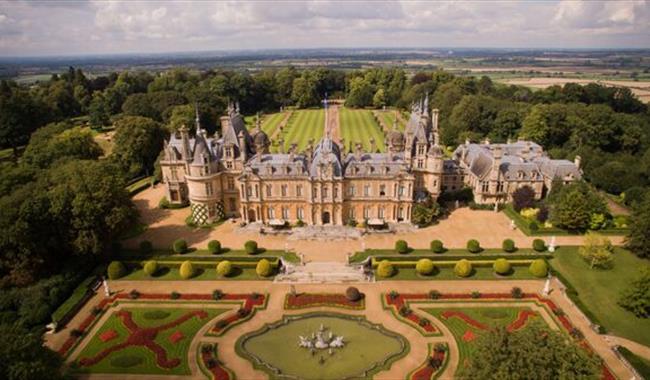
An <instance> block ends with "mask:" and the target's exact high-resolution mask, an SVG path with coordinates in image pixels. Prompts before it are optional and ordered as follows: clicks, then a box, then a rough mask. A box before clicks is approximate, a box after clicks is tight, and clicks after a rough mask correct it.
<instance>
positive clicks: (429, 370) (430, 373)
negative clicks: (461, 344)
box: [406, 343, 449, 380]
mask: <svg viewBox="0 0 650 380" xmlns="http://www.w3.org/2000/svg"><path fill="white" fill-rule="evenodd" d="M443 345H444V347H445V350H444V351H436V350H434V349H433V344H432V343H429V356H427V359H426V360H425V361H424V363H422V364H420V366H419V367H418V368H416V369H415V370H413V371H411V373H409V374H408V376H407V377H406V378H407V380H433V379H437V378H438V377H439V376H440V375H441V374H442V372H443V371H444V369H445V368H446V367H447V362H448V361H449V355H447V352H448V351H449V348H448V346H447V343H443ZM436 365H437V366H436Z"/></svg>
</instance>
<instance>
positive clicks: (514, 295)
mask: <svg viewBox="0 0 650 380" xmlns="http://www.w3.org/2000/svg"><path fill="white" fill-rule="evenodd" d="M510 295H511V296H512V298H515V299H520V298H521V297H523V296H524V292H523V291H522V290H521V288H520V287H517V286H515V287H514V288H512V289H511V290H510Z"/></svg>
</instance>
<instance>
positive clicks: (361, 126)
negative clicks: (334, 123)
mask: <svg viewBox="0 0 650 380" xmlns="http://www.w3.org/2000/svg"><path fill="white" fill-rule="evenodd" d="M393 117H395V116H394V115H393ZM339 118H340V128H341V138H343V139H345V149H346V150H348V151H349V150H350V149H352V150H354V145H353V144H356V143H357V142H359V143H361V144H362V145H363V150H364V151H366V152H370V138H374V139H375V146H376V148H377V149H378V150H379V151H380V152H383V151H384V148H385V147H384V134H383V133H382V131H381V127H380V126H379V124H377V122H376V121H375V118H374V117H373V115H372V111H369V110H352V109H348V108H341V110H340V113H339ZM391 125H392V123H391Z"/></svg>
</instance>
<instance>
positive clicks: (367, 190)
mask: <svg viewBox="0 0 650 380" xmlns="http://www.w3.org/2000/svg"><path fill="white" fill-rule="evenodd" d="M363 196H364V197H369V196H370V185H365V186H364V187H363Z"/></svg>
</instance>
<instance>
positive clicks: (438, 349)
mask: <svg viewBox="0 0 650 380" xmlns="http://www.w3.org/2000/svg"><path fill="white" fill-rule="evenodd" d="M433 351H435V352H447V346H445V344H444V343H440V342H438V343H436V344H435V345H434V346H433Z"/></svg>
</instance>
